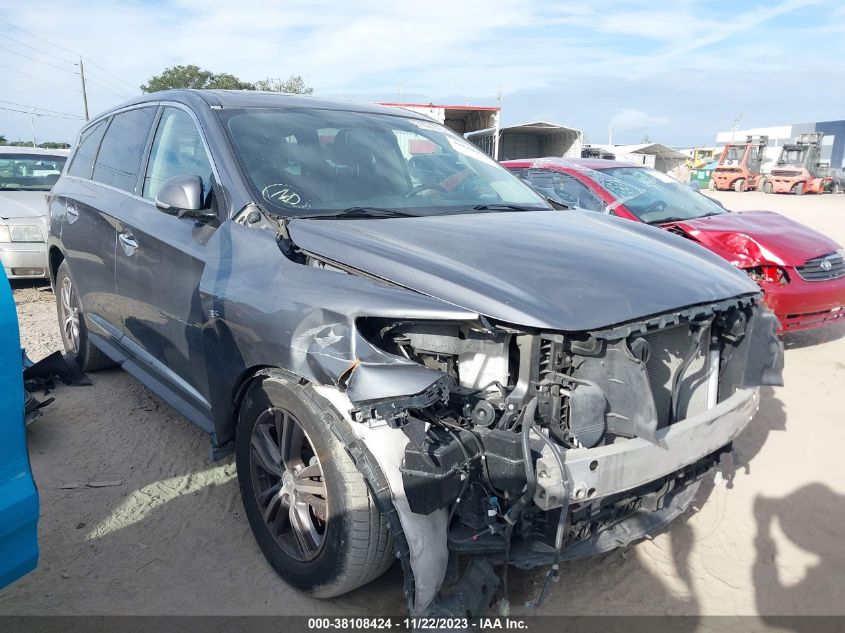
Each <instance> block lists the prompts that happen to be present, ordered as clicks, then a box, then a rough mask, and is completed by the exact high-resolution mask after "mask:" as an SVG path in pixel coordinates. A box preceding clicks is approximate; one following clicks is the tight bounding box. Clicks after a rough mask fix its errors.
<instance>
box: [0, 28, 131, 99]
mask: <svg viewBox="0 0 845 633" xmlns="http://www.w3.org/2000/svg"><path fill="white" fill-rule="evenodd" d="M0 22H3V23H4V24H8V25H9V26H11V27H12V28H14V29H17V30H19V31H22V32H24V33H26V34H27V35H30V36H31V37H34V38H35V39H37V40H41V41H42V42H45V43H47V44H50V45H51V46H55V47H56V48H58V49H61V50H63V51H65V52H67V53H71V54H72V55H74V56H78V57H83V55H82V54H81V53H79V52H77V51H72V50H70V49H69V48H65V47H64V46H62V45H61V44H56V43H55V42H51V41H50V40H48V39H46V38H43V37H41V36H39V35H36V34H35V33H33V32H32V31H27V30H26V29H24V28H21V27H20V26H18V25H17V24H13V23H12V22H9V21H8V20H4V19H3V18H0ZM0 35H3V36H4V37H8V38H9V39H12V38H11V37H9V36H8V35H4V34H2V33H0ZM12 41H15V40H13V39H12ZM18 43H19V44H20V43H21V42H18ZM24 46H29V45H28V44H24ZM29 48H33V49H34V50H39V49H36V48H35V47H33V46H29ZM39 52H44V51H39ZM45 54H47V55H51V54H50V53H45ZM51 57H56V56H55V55H51ZM56 58H57V59H62V58H61V57H56ZM36 61H37V60H36ZM62 61H65V62H67V63H69V64H73V65H74V66H77V65H78V64H76V62H70V61H68V60H64V59H62ZM85 61H86V62H87V63H88V64H90V65H91V66H94V67H95V68H98V69H100V70H101V71H102V72H104V73H105V74H107V75H110V76H111V77H113V78H114V79H116V80H118V81H119V82H121V83H123V84H125V85H127V86H129V87H130V88H131V89H132V90H133V91H137V90H138V87H137V86H133V85H132V84H131V83H129V82H128V81H126V80H124V79H121V78H120V77H118V76H117V75H115V74H114V73H113V72H111V71H108V70H106V69H105V68H103V67H102V66H100V65H99V64H97V63H96V62H94V61H91V59H89V58H88V57H85ZM89 73H90V70H89ZM77 74H79V73H77ZM101 81H104V82H105V79H101ZM115 87H116V86H115ZM132 94H135V92H133V93H132Z"/></svg>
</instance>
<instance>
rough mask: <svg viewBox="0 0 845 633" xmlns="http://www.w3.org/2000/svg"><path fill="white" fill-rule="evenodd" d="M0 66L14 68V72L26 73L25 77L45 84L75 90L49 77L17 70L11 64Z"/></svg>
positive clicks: (8, 68)
mask: <svg viewBox="0 0 845 633" xmlns="http://www.w3.org/2000/svg"><path fill="white" fill-rule="evenodd" d="M0 68H5V69H6V70H14V71H15V72H17V73H20V74H21V75H26V76H27V77H31V78H32V79H35V80H37V81H41V82H44V83H45V84H50V85H51V86H56V87H58V88H64V89H66V90H73V91H74V92H77V91H76V90H74V89H73V88H71V87H70V86H68V85H67V84H64V85H63V84H57V83H56V82H55V81H50V80H49V79H44V78H43V77H38V76H37V75H32V74H30V73H28V72H24V71H23V70H19V69H17V68H13V67H11V66H6V65H4V64H0Z"/></svg>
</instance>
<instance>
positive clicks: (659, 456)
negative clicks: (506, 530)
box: [534, 387, 760, 508]
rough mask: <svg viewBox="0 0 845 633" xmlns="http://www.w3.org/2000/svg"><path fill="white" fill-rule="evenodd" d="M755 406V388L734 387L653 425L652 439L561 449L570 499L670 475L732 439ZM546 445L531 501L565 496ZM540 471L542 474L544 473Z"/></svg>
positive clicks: (544, 501)
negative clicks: (689, 412) (713, 401)
mask: <svg viewBox="0 0 845 633" xmlns="http://www.w3.org/2000/svg"><path fill="white" fill-rule="evenodd" d="M759 408H760V393H759V388H757V387H752V388H743V389H737V390H736V392H735V393H734V394H733V395H732V396H731V397H729V398H727V399H726V400H724V401H722V402H720V403H718V404H717V405H716V406H714V407H713V408H711V409H709V410H707V411H704V412H702V413H699V414H697V415H693V416H691V417H689V418H687V419H686V420H682V421H680V422H676V423H675V424H672V425H670V426H667V427H664V428H662V429H658V430H657V433H656V435H657V442H656V443H652V442H649V441H648V440H645V439H642V438H632V439H628V440H625V441H620V442H616V443H614V444H610V445H607V446H599V447H596V448H582V449H569V450H561V451H560V457H561V459H562V461H563V465H564V468H565V469H566V480H567V481H569V482H570V490H569V498H570V500H571V502H574V503H578V502H582V501H587V500H594V499H601V498H602V497H607V496H610V495H615V494H618V493H621V492H625V491H628V490H632V489H634V488H637V487H639V486H642V485H644V484H648V483H650V482H653V481H655V480H657V479H660V478H661V477H665V476H666V475H670V474H672V473H675V472H677V471H678V470H681V469H682V468H684V467H686V466H689V465H690V464H693V463H695V462H697V461H698V460H700V459H703V458H704V457H706V456H707V455H709V454H711V453H713V452H714V451H716V450H718V449H720V448H722V447H724V446H726V445H727V444H729V443H730V442H732V441H733V440H734V439H735V438H736V437H737V436H738V435H739V434H740V433H741V432H742V430H743V429H744V428H745V427H746V426H747V425H748V423H749V422H750V421H751V419H752V418H753V417H754V414H755V413H756V412H757V410H758V409H759ZM551 450H552V449H551V448H549V447H548V446H546V447H545V448H544V449H543V454H542V457H540V459H539V460H538V461H537V473H538V477H537V491H536V493H535V495H534V502H535V503H537V505H538V506H540V507H544V508H553V507H557V506H559V505H560V503H558V504H557V506H555V505H554V504H550V503H549V500H550V499H552V498H554V499H557V500H560V499H563V498H565V495H564V491H563V485H564V484H563V480H562V478H561V477H560V471H559V469H558V468H557V466H556V460H555V459H554V456H553V455H552V454H551V453H550V451H551ZM544 475H545V476H544Z"/></svg>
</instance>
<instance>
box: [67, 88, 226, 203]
mask: <svg viewBox="0 0 845 633" xmlns="http://www.w3.org/2000/svg"><path fill="white" fill-rule="evenodd" d="M159 106H162V107H173V108H178V109H180V110H184V111H185V112H187V113H188V116H190V117H191V120H192V121H193V122H194V125H196V127H197V131H198V132H199V135H200V140H201V141H202V146H203V148H204V149H205V154H206V157H207V158H208V163H209V164H210V165H211V173H212V175H213V176H214V179H215V180H216V181H217V184H218V186H219V185H220V184H221V181H220V172H219V171H218V170H217V164H216V163H215V162H214V157H213V155H212V153H211V148H210V146H209V144H208V139H207V138H206V134H205V130H204V129H203V127H202V123H200V120H199V117H197V115H196V113H195V112H194V111H193V110H192V109H191V108H190V107H188V106H186V105H185V104H184V103H178V102H176V101H144V102H143V103H134V104H132V105H129V106H126V107H123V108H119V109H117V110H112V111H110V112H108V113H107V114H103V115H102V116H100V117H98V118H96V119H94V120H93V121H91V122H90V123H89V124H88V125H86V126H85V127H84V128H82V130H80V131H79V136H81V135H82V132H84V131H85V130H86V129H88V128H89V127H92V126H93V125H95V124H97V123H99V122H101V121H105V120H106V119H108V118H109V117H113V116H114V115H116V114H120V113H122V112H127V111H129V110H136V109H138V108H145V107H156V108H157V107H159ZM160 120H161V119H160V117H159V118H158V119H156V130H155V131H153V130H152V127H151V128H150V132H151V133H152V135H153V141H155V133H156V132H157V131H158V122H159V121H160ZM107 132H108V128H106V133H107ZM79 136H77V147H78V146H79V145H78V143H79ZM100 142H102V139H101V141H100ZM75 153H76V152H74V154H75ZM99 153H100V152H99V148H98V149H97V155H99ZM151 154H152V143H151V144H150V151H149V152H147V154H146V156H145V170H144V173H143V174H142V175H141V178H142V180H143V178H145V177H146V175H147V174H146V168H147V167H149V159H150V156H151ZM68 162H70V161H68ZM94 163H96V157H95V158H94V161H93V163H92V173H93V165H94ZM64 178H66V179H69V180H75V181H79V182H86V183H91V184H94V185H97V186H99V187H105V188H106V189H110V190H112V191H117V192H120V193H122V194H124V195H127V196H130V197H132V198H134V199H135V200H140V201H142V202H146V203H147V204H149V205H152V206H154V207H155V201H154V200H150V199H148V198H144V197H143V196H139V195H138V194H136V193H133V192H130V191H126V190H125V189H118V188H117V187H113V186H112V185H106V184H104V183H101V182H98V181H96V180H94V179H93V178H91V177H90V176H89V177H88V178H83V177H81V176H70V175H65V176H64Z"/></svg>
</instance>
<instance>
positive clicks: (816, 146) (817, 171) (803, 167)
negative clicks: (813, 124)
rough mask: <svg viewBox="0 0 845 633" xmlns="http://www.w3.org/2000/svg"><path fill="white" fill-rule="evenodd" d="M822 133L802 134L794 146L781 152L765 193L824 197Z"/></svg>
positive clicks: (789, 146)
mask: <svg viewBox="0 0 845 633" xmlns="http://www.w3.org/2000/svg"><path fill="white" fill-rule="evenodd" d="M823 138H824V133H823V132H811V133H809V134H800V135H799V136H798V140H797V141H796V142H795V143H787V144H786V145H784V146H783V147H782V148H781V150H780V158H778V161H777V163H775V166H774V167H773V168H772V173H770V174H769V178H768V179H767V180H766V184H765V185H764V187H763V191H765V192H766V193H794V194H796V195H798V196H802V195H804V194H805V193H824V188H825V175H826V174H825V173H824V170H823V169H822V166H821V161H820V159H821V149H822V139H823Z"/></svg>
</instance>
